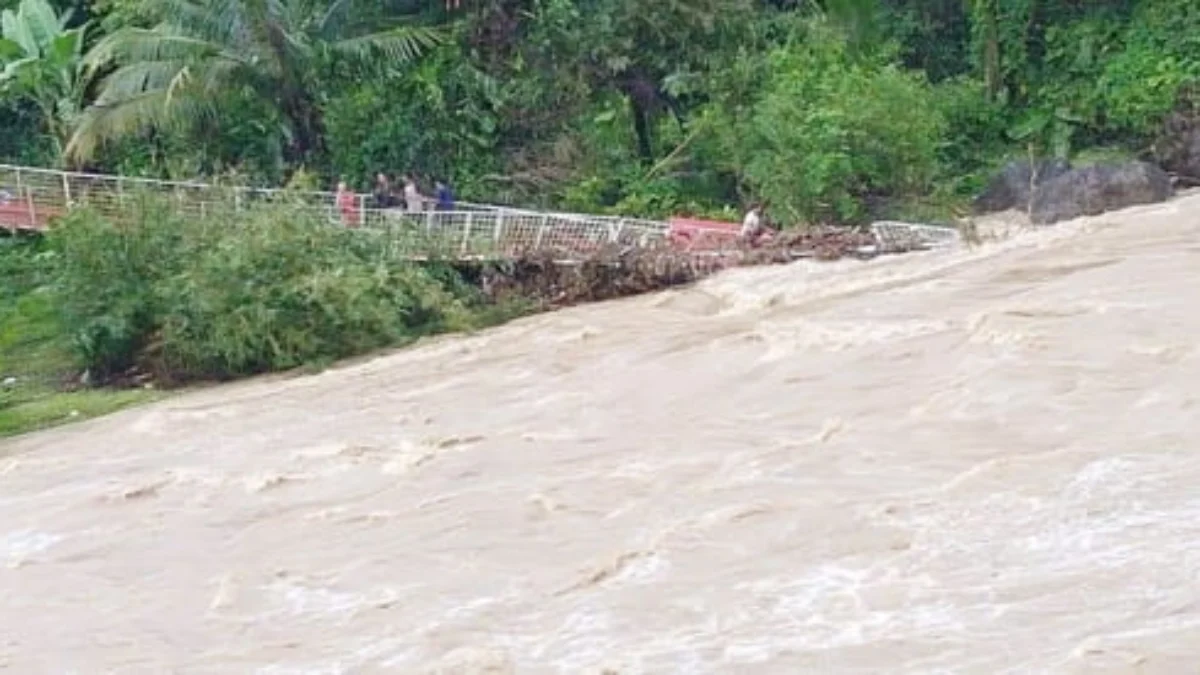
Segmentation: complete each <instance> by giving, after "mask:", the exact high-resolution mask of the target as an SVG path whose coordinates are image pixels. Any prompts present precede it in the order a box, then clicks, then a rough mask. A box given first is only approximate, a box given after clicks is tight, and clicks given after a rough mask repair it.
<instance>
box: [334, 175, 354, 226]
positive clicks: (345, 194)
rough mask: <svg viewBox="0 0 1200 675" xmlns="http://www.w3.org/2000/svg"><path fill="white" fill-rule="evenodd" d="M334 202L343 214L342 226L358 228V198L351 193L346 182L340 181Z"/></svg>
mask: <svg viewBox="0 0 1200 675" xmlns="http://www.w3.org/2000/svg"><path fill="white" fill-rule="evenodd" d="M334 201H335V202H336V203H337V209H338V211H340V212H341V214H342V224H343V225H345V226H346V227H358V224H359V223H358V215H359V214H358V204H357V202H358V197H357V195H355V194H354V193H353V192H351V191H350V188H349V187H348V186H347V185H346V181H344V180H343V181H338V184H337V194H336V195H335V197H334Z"/></svg>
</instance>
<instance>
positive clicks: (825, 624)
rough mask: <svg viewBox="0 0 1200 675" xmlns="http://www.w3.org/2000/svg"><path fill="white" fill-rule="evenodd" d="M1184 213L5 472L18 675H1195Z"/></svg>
mask: <svg viewBox="0 0 1200 675" xmlns="http://www.w3.org/2000/svg"><path fill="white" fill-rule="evenodd" d="M1198 291H1200V196H1195V195H1194V196H1189V197H1184V198H1181V199H1177V200H1175V201H1173V202H1170V203H1168V204H1163V205H1158V206H1154V207H1144V208H1140V209H1136V210H1132V211H1126V212H1122V213H1117V214H1110V215H1107V216H1103V217H1098V218H1092V219H1085V220H1081V221H1075V222H1072V223H1068V224H1065V225H1062V226H1058V227H1055V228H1050V229H1043V230H1038V231H1021V232H1018V233H1016V234H1013V235H1012V236H1009V237H1003V238H1000V239H998V240H996V241H993V242H991V243H987V244H985V245H983V246H981V247H978V248H974V249H972V250H961V251H951V252H937V253H926V254H920V255H912V256H897V257H893V258H888V259H877V260H875V261H871V262H866V263H863V262H857V261H856V262H845V263H833V264H795V265H791V266H786V267H773V268H758V269H743V270H736V271H731V272H728V273H725V274H723V275H720V276H718V277H715V278H712V279H710V280H708V281H706V282H704V283H702V284H700V285H698V286H696V287H694V288H690V289H686V290H681V291H677V292H671V293H665V294H658V295H654V296H646V297H642V298H636V299H633V300H628V301H621V302H616V303H609V304H603V305H593V306H588V307H581V308H577V309H573V310H569V311H564V312H560V313H556V314H552V315H544V316H539V317H535V318H531V319H527V320H523V321H519V322H516V323H513V324H511V325H508V326H505V327H502V328H500V329H497V330H491V331H488V332H485V333H482V334H479V335H475V336H468V337H453V338H445V339H440V340H436V341H432V342H430V343H428V344H425V345H423V346H420V347H417V348H414V349H409V350H405V351H402V352H398V353H395V354H393V355H389V356H384V357H382V358H378V359H374V360H371V361H369V362H365V363H360V364H351V365H347V366H344V367H341V368H339V369H336V370H333V371H330V372H327V373H324V374H322V375H318V376H313V377H303V378H294V379H285V378H277V379H268V380H261V381H256V382H250V383H245V384H241V385H236V386H231V387H221V388H215V389H212V390H208V391H204V392H199V393H195V394H191V395H187V396H184V397H180V398H177V399H173V400H171V401H168V402H165V403H162V404H159V405H155V406H151V407H148V408H143V409H137V410H132V411H128V412H125V413H123V414H119V415H115V416H112V417H109V418H106V419H102V420H97V421H94V422H91V423H86V424H80V425H77V426H74V427H70V428H66V429H61V430H55V431H51V432H48V433H43V434H38V435H34V436H30V437H27V438H23V439H20V440H16V441H10V442H8V443H6V444H4V445H0V598H2V599H3V600H2V601H0V670H5V669H6V670H7V671H11V672H13V673H20V674H21V675H25V674H36V673H72V672H74V673H103V672H114V673H168V672H170V673H189V674H190V673H264V674H265V673H376V672H397V673H421V672H440V673H510V672H511V673H572V674H573V673H605V672H608V673H621V674H626V673H817V672H820V673H882V672H886V673H950V672H953V673H981V674H988V675H992V674H996V673H1042V672H1044V673H1127V672H1128V673H1171V674H1175V673H1194V672H1197V669H1198V668H1200V666H1198V665H1197V664H1200V447H1197V444H1198V442H1200V405H1198V403H1200V311H1198V306H1197V304H1196V298H1197V297H1198V296H1197V292H1198Z"/></svg>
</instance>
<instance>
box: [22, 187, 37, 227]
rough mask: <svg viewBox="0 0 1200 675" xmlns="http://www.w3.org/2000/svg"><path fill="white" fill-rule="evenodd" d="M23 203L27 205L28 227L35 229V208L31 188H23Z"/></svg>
mask: <svg viewBox="0 0 1200 675" xmlns="http://www.w3.org/2000/svg"><path fill="white" fill-rule="evenodd" d="M25 203H27V204H28V205H29V227H30V229H34V230H36V229H37V208H35V207H34V205H33V188H26V189H25Z"/></svg>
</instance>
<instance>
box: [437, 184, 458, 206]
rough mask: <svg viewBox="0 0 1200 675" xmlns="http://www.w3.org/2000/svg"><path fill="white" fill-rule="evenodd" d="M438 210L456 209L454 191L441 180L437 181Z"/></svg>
mask: <svg viewBox="0 0 1200 675" xmlns="http://www.w3.org/2000/svg"><path fill="white" fill-rule="evenodd" d="M437 210H438V211H453V210H454V193H453V192H451V191H450V186H449V185H446V183H444V182H442V181H440V180H439V181H438V182H437Z"/></svg>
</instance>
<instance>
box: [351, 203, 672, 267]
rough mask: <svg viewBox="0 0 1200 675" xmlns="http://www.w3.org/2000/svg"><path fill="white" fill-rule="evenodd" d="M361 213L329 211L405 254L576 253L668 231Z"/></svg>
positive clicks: (588, 222) (512, 218) (461, 214)
mask: <svg viewBox="0 0 1200 675" xmlns="http://www.w3.org/2000/svg"><path fill="white" fill-rule="evenodd" d="M363 215H364V216H365V217H364V218H362V219H361V220H358V219H357V218H353V219H351V220H350V222H348V223H347V222H346V220H345V219H344V217H342V214H340V213H339V214H334V213H332V212H331V214H330V217H331V219H337V218H342V220H341V222H342V223H343V224H345V225H347V226H350V227H358V228H360V229H361V230H363V231H364V232H365V233H369V234H373V235H376V236H382V237H385V238H386V240H387V250H388V252H389V254H391V255H398V256H405V257H423V256H444V257H455V258H471V257H509V256H513V255H517V254H520V253H522V252H529V251H547V250H548V251H555V252H557V253H560V254H565V255H580V254H586V253H588V252H589V251H594V250H596V249H598V248H600V247H602V246H606V245H611V244H624V245H628V246H650V245H653V244H655V243H658V242H661V241H665V239H666V232H667V230H666V226H665V225H663V224H660V223H653V222H650V221H639V220H628V221H622V220H621V219H609V218H604V217H594V218H589V217H585V216H578V215H574V214H555V213H536V212H527V211H505V210H497V211H424V212H420V213H408V212H405V211H401V210H392V211H379V210H367V211H365V212H363ZM355 221H357V222H355Z"/></svg>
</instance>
